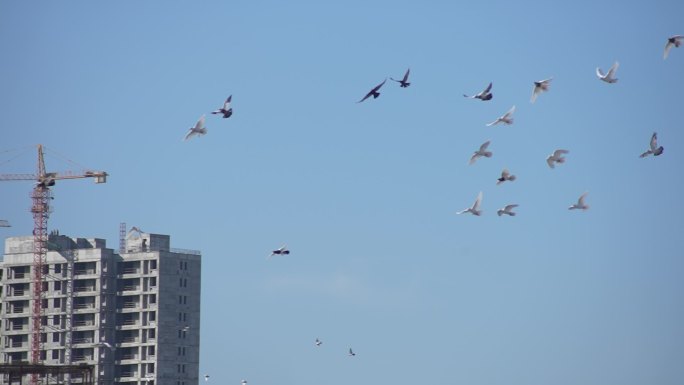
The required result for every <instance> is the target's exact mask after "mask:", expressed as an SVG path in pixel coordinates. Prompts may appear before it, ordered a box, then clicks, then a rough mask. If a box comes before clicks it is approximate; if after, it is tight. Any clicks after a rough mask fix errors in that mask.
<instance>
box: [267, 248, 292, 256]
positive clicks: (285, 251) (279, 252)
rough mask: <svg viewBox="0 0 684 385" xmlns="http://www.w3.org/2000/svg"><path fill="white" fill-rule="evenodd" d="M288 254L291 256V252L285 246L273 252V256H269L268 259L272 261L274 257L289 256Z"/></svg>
mask: <svg viewBox="0 0 684 385" xmlns="http://www.w3.org/2000/svg"><path fill="white" fill-rule="evenodd" d="M288 254H290V250H288V249H287V248H286V247H285V246H281V247H280V248H279V249H277V250H273V251H272V252H271V255H269V256H268V258H267V259H271V257H272V256H274V255H288Z"/></svg>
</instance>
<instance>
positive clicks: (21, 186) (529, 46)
mask: <svg viewBox="0 0 684 385" xmlns="http://www.w3.org/2000/svg"><path fill="white" fill-rule="evenodd" d="M683 12H684V4H683V3H681V2H676V1H661V2H656V3H654V2H646V1H635V2H628V3H625V4H620V5H618V6H615V5H612V4H610V3H605V2H604V3H596V2H590V1H575V2H564V3H562V4H561V3H556V4H554V3H549V2H543V1H523V2H515V3H511V2H506V1H488V2H422V3H416V2H390V1H375V2H366V1H348V2H340V3H335V4H325V3H324V2H313V1H311V2H306V1H305V2H301V1H294V2H287V3H285V2H218V1H205V2H201V4H200V3H197V4H195V3H192V4H191V3H189V2H178V1H167V2H158V1H150V2H118V3H115V4H114V3H112V4H102V3H97V4H96V3H92V2H83V1H73V2H46V1H41V2H39V3H31V4H29V3H26V2H18V1H4V2H2V3H0V52H3V59H4V60H2V61H0V106H1V107H0V110H1V111H2V114H0V126H1V127H3V131H2V132H3V135H2V145H0V173H27V172H34V170H35V167H36V165H35V164H36V162H35V145H36V144H38V143H42V144H43V145H45V146H46V148H47V150H46V163H47V168H48V170H50V171H62V170H74V171H80V170H83V169H87V168H91V169H100V170H105V171H107V172H108V173H109V174H110V178H109V180H108V183H107V184H105V185H94V184H93V183H92V181H89V180H82V181H68V182H60V183H58V184H57V185H56V186H55V187H54V189H53V193H54V196H55V199H54V201H53V208H54V212H53V214H52V215H51V217H50V222H49V227H50V229H59V230H60V231H61V233H63V234H68V235H72V236H84V237H103V238H106V239H107V241H108V245H109V246H110V247H112V248H114V249H116V248H117V247H118V241H117V239H118V225H119V223H120V222H126V223H128V226H129V227H130V226H138V227H140V228H142V229H143V230H144V231H148V232H154V233H162V234H170V235H171V236H172V246H173V247H179V248H190V249H200V250H201V251H202V253H203V276H202V279H203V282H202V288H203V294H202V342H201V374H204V373H209V374H210V375H211V376H212V381H215V382H220V383H226V384H238V383H239V381H240V380H241V379H243V378H244V379H247V380H248V381H249V384H250V385H261V384H273V383H280V384H298V385H302V384H304V385H306V384H329V385H337V384H348V383H359V384H377V383H394V384H415V383H454V384H455V383H469V384H472V385H485V384H486V385H499V384H501V385H503V384H506V385H510V384H513V385H517V384H519V385H523V384H524V385H536V384H540V385H541V384H548V383H555V384H559V385H564V384H578V383H582V384H586V385H594V384H596V385H598V384H602V385H603V384H621V385H630V384H634V385H636V384H656V383H657V384H660V385H669V384H681V383H682V381H683V380H684V369H683V368H682V366H681V362H682V360H683V359H684V349H683V348H682V346H684V330H683V329H682V325H683V324H684V311H683V310H682V306H681V304H682V301H683V300H684V281H682V279H681V277H682V273H684V261H683V259H682V257H683V255H682V251H681V248H680V245H679V244H680V240H681V237H682V234H683V231H684V225H683V224H682V223H683V222H682V219H681V216H682V214H683V212H682V206H681V196H682V195H684V185H683V184H682V181H681V178H680V177H679V174H680V173H681V172H680V171H679V168H678V167H679V166H681V165H682V164H684V157H683V156H682V151H681V149H682V144H683V143H684V134H683V133H682V130H681V116H680V115H681V102H682V100H684V97H683V95H682V89H684V48H680V49H673V50H672V52H671V53H670V57H669V58H668V59H667V60H665V61H663V59H662V53H663V48H664V45H665V42H666V39H667V37H668V36H671V35H673V34H684V25H682V18H681V15H682V13H683ZM616 60H617V61H619V62H620V68H619V70H618V72H617V77H618V78H619V82H618V83H616V84H606V83H603V82H601V81H599V80H598V79H597V78H596V76H595V74H594V71H595V68H596V67H597V66H600V67H601V68H603V69H604V70H605V69H607V68H608V67H610V65H612V63H613V62H614V61H616ZM408 67H410V68H411V82H412V84H411V86H410V87H408V88H406V89H402V88H399V87H398V85H397V84H396V83H393V82H389V81H388V83H387V84H385V86H384V87H383V88H382V89H381V90H380V92H381V96H380V97H379V98H378V99H375V100H367V101H366V102H364V103H361V104H357V103H356V101H358V100H359V99H361V97H363V95H365V93H366V92H368V90H369V89H370V88H372V87H373V86H375V85H376V84H378V83H379V82H381V81H382V80H383V79H384V78H385V77H388V76H393V77H395V78H397V77H400V76H402V75H403V73H404V72H405V71H406V69H407V68H408ZM548 77H554V80H553V82H552V84H551V89H550V91H549V92H548V93H545V94H542V95H541V96H540V97H539V98H538V100H537V102H536V103H535V104H530V102H529V99H530V96H531V93H532V82H533V81H535V80H540V79H544V78H548ZM490 81H491V82H493V83H494V86H493V93H494V98H493V100H491V101H490V102H480V101H478V100H470V99H465V98H463V97H462V94H464V93H468V94H473V93H476V92H479V91H480V90H481V89H483V88H484V87H485V86H486V85H487V84H488V83H489V82H490ZM230 94H232V95H233V109H234V114H233V116H232V117H231V118H230V119H227V120H223V119H220V118H218V117H217V116H213V115H209V114H208V113H209V112H210V111H212V110H213V109H215V108H217V107H219V106H220V105H221V103H222V102H223V100H224V99H225V98H226V97H227V96H228V95H230ZM513 105H516V107H517V110H516V112H515V115H514V118H515V123H514V124H513V125H511V126H501V125H499V126H495V127H485V124H486V123H488V122H490V121H492V120H494V119H495V118H496V117H498V116H500V115H502V114H503V113H504V112H505V111H507V110H508V109H509V108H510V107H511V106H513ZM202 114H208V115H209V116H207V127H208V130H209V132H208V134H207V135H206V136H204V137H201V138H194V139H192V140H190V141H188V142H183V141H182V138H183V136H184V135H185V133H186V130H187V129H188V127H190V126H191V125H193V124H194V122H195V121H196V120H197V119H198V118H199V116H200V115H202ZM654 131H655V132H658V135H659V141H660V144H662V145H663V146H664V147H665V152H664V154H663V155H662V156H660V157H658V158H652V157H651V158H646V159H639V158H638V155H639V154H640V153H641V152H642V151H644V150H646V149H647V147H648V142H649V139H650V137H651V134H652V133H653V132H654ZM485 140H491V141H492V144H491V146H490V149H491V150H492V151H493V152H494V156H493V157H492V158H490V159H480V160H479V161H478V162H477V163H476V164H475V165H472V166H468V165H467V161H468V159H469V157H470V155H471V153H472V151H474V150H475V149H477V148H478V147H479V145H480V144H481V143H482V142H484V141H485ZM556 148H567V149H568V150H570V154H568V156H567V159H568V160H567V162H566V164H563V165H561V166H559V167H558V168H556V169H555V170H550V169H549V168H548V167H547V166H546V162H545V158H546V156H547V155H548V154H549V153H551V152H552V151H553V150H554V149H556ZM504 167H507V168H509V169H510V170H511V171H512V172H513V173H514V174H516V175H517V176H518V180H516V181H515V182H513V183H510V184H504V185H502V186H496V185H495V181H496V178H497V177H498V176H499V173H500V172H501V169H503V168H504ZM31 187H32V185H31V183H30V182H11V183H10V182H3V183H1V184H0V191H1V193H0V194H1V196H2V198H3V199H2V200H1V202H0V219H7V220H9V221H10V222H11V223H12V225H13V227H11V228H3V229H0V231H2V236H3V237H5V236H18V235H28V234H30V233H31V229H32V226H33V222H32V218H31V215H30V213H29V211H28V209H29V206H30V200H29V194H30V190H31ZM479 191H482V192H483V194H484V200H483V203H482V208H483V210H484V214H483V216H481V217H474V216H470V215H467V216H463V215H461V216H458V215H456V214H455V213H456V212H457V211H460V210H462V209H464V208H466V207H468V206H470V205H471V204H472V203H473V201H474V200H475V197H476V196H477V194H478V192H479ZM585 191H588V192H589V195H588V197H587V202H588V203H589V204H590V205H591V208H590V209H589V210H588V211H586V212H575V211H572V212H571V211H568V210H567V207H568V206H569V205H570V204H572V203H574V202H575V201H576V200H577V198H578V197H579V195H580V194H582V193H583V192H585ZM508 203H518V204H520V207H519V208H518V209H517V211H518V215H517V216H516V217H513V218H509V217H502V218H500V217H498V216H496V210H497V209H498V208H500V207H502V206H503V205H505V204H508ZM283 244H287V245H288V247H289V248H290V249H291V251H292V254H290V255H289V256H287V257H282V258H280V257H277V258H273V259H272V260H270V261H266V260H265V257H266V256H267V255H268V254H269V252H270V250H272V249H274V248H277V247H279V246H281V245H283ZM317 337H318V338H320V339H321V340H322V341H323V345H322V346H321V347H320V348H315V347H314V344H313V342H314V340H315V339H316V338H317ZM349 347H353V348H354V350H355V352H356V353H357V356H356V357H354V358H350V357H347V356H346V351H347V349H348V348H349Z"/></svg>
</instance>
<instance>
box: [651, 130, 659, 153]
mask: <svg viewBox="0 0 684 385" xmlns="http://www.w3.org/2000/svg"><path fill="white" fill-rule="evenodd" d="M657 149H658V134H657V133H655V132H654V133H653V136H651V151H655V150H657Z"/></svg>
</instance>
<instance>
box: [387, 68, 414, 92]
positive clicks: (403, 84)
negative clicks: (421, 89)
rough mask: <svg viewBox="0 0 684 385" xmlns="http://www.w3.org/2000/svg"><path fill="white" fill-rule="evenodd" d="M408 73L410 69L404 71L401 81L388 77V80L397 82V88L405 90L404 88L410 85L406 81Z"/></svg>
mask: <svg viewBox="0 0 684 385" xmlns="http://www.w3.org/2000/svg"><path fill="white" fill-rule="evenodd" d="M410 72H411V69H410V68H409V69H407V70H406V73H405V74H404V78H403V79H401V80H397V79H394V78H392V77H390V79H391V80H394V81H395V82H397V83H399V87H401V88H406V87H408V86H410V85H411V83H409V81H408V77H409V73H410Z"/></svg>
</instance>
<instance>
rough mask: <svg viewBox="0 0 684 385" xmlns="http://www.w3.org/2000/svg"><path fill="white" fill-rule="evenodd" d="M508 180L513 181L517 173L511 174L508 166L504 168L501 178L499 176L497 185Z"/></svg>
mask: <svg viewBox="0 0 684 385" xmlns="http://www.w3.org/2000/svg"><path fill="white" fill-rule="evenodd" d="M507 180H509V181H511V182H513V181H514V180H515V175H511V174H510V173H509V172H508V169H507V168H504V169H503V171H501V178H498V179H497V180H496V185H497V186H498V185H500V184H501V183H503V182H505V181H507Z"/></svg>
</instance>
